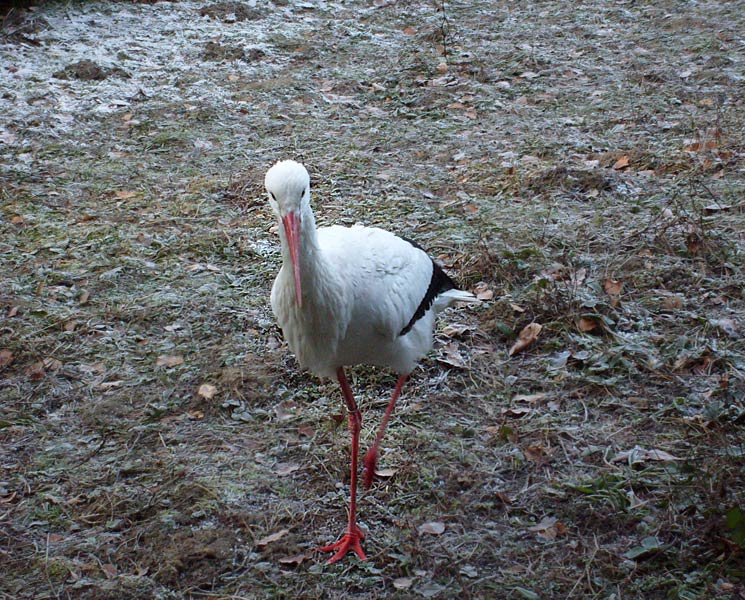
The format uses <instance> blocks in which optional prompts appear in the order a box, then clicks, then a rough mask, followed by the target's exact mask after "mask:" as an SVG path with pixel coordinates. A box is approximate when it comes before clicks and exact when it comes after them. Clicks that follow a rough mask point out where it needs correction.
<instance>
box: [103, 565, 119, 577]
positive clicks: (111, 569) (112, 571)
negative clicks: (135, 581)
mask: <svg viewBox="0 0 745 600" xmlns="http://www.w3.org/2000/svg"><path fill="white" fill-rule="evenodd" d="M101 570H102V571H103V572H104V573H105V574H106V579H114V577H116V576H117V570H116V567H115V566H114V565H112V564H111V563H106V564H102V565H101Z"/></svg>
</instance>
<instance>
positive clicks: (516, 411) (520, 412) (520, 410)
mask: <svg viewBox="0 0 745 600" xmlns="http://www.w3.org/2000/svg"><path fill="white" fill-rule="evenodd" d="M530 411H531V409H530V408H528V407H527V406H522V407H515V408H503V409H502V414H503V415H504V416H505V417H513V418H515V419H519V418H520V417H524V416H525V415H529V414H530Z"/></svg>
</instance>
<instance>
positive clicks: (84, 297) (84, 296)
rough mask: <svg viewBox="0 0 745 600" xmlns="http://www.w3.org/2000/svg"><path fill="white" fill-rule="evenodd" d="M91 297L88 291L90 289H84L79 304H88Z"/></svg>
mask: <svg viewBox="0 0 745 600" xmlns="http://www.w3.org/2000/svg"><path fill="white" fill-rule="evenodd" d="M90 297H91V295H90V292H88V290H83V293H82V294H80V298H78V304H88V299H89V298H90Z"/></svg>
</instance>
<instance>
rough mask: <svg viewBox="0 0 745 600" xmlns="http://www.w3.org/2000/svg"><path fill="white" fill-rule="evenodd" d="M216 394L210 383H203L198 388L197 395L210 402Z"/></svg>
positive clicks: (215, 389)
mask: <svg viewBox="0 0 745 600" xmlns="http://www.w3.org/2000/svg"><path fill="white" fill-rule="evenodd" d="M216 393H217V388H216V387H215V386H214V385H212V384H211V383H203V384H202V385H200V386H199V389H198V390H197V394H198V395H200V396H201V397H202V398H205V399H206V400H212V398H214V396H215V394H216Z"/></svg>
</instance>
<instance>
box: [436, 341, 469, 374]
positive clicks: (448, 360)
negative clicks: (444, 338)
mask: <svg viewBox="0 0 745 600" xmlns="http://www.w3.org/2000/svg"><path fill="white" fill-rule="evenodd" d="M459 347H460V346H458V343H457V342H450V343H448V344H445V345H444V346H443V347H442V348H440V351H439V352H438V353H437V360H438V362H441V363H445V364H446V365H450V366H453V367H457V368H459V369H465V368H466V361H465V360H464V359H463V356H461V353H460V352H459Z"/></svg>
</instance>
